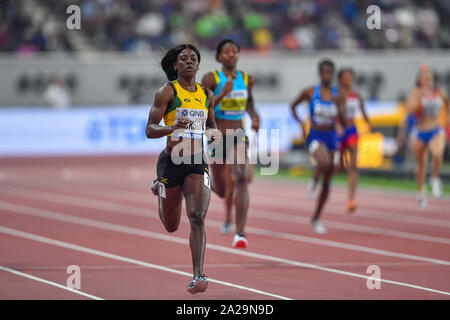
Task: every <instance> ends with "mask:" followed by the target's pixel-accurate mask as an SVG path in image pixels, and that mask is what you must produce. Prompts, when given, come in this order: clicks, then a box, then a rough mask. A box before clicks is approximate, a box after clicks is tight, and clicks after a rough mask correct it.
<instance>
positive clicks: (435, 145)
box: [428, 132, 445, 178]
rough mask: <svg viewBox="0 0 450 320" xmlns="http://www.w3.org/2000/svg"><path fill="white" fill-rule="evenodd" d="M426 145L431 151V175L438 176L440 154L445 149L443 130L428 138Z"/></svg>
mask: <svg viewBox="0 0 450 320" xmlns="http://www.w3.org/2000/svg"><path fill="white" fill-rule="evenodd" d="M428 147H429V149H430V152H431V158H432V163H431V176H432V177H433V178H438V177H439V169H440V168H441V163H442V155H443V154H444V150H445V136H444V133H443V132H440V133H439V134H437V135H435V136H434V137H433V139H431V140H430V142H429V144H428Z"/></svg>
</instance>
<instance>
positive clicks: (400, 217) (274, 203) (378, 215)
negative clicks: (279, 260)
mask: <svg viewBox="0 0 450 320" xmlns="http://www.w3.org/2000/svg"><path fill="white" fill-rule="evenodd" d="M252 201H254V203H258V204H259V205H262V206H264V207H266V208H267V207H271V208H274V209H277V208H283V209H289V210H292V209H293V208H297V207H308V206H311V202H310V201H307V200H300V199H297V200H288V199H278V198H268V197H262V196H254V195H252ZM388 209H389V207H387V208H386V210H388ZM324 212H325V213H332V214H337V215H341V216H342V215H346V214H347V213H346V209H345V207H344V206H337V205H333V204H331V203H327V204H326V205H325V207H324ZM358 216H359V217H363V218H373V219H379V220H388V221H400V222H408V223H415V224H421V225H423V224H426V225H430V226H434V227H445V228H450V221H448V220H442V219H435V218H425V217H419V216H412V215H406V214H401V213H386V212H383V211H374V210H369V209H362V208H359V209H358Z"/></svg>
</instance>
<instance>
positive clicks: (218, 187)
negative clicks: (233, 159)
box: [209, 163, 226, 198]
mask: <svg viewBox="0 0 450 320" xmlns="http://www.w3.org/2000/svg"><path fill="white" fill-rule="evenodd" d="M209 167H210V169H211V173H212V181H211V190H212V191H214V192H215V193H216V194H217V195H218V196H219V197H220V198H224V197H225V194H226V176H225V170H226V169H225V167H226V164H225V163H223V164H219V163H211V164H210V165H209Z"/></svg>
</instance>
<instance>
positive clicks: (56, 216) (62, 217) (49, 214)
mask: <svg viewBox="0 0 450 320" xmlns="http://www.w3.org/2000/svg"><path fill="white" fill-rule="evenodd" d="M14 206H16V207H17V206H18V205H14ZM20 207H23V206H20ZM24 208H27V207H24ZM27 209H28V211H29V212H30V213H28V214H30V215H34V216H38V217H42V218H47V219H53V220H58V221H63V222H69V223H74V224H79V225H84V226H89V227H92V228H100V229H104V230H110V231H115V232H120V233H126V234H131V235H136V236H142V237H147V238H152V239H158V240H162V241H168V242H173V243H178V244H183V245H188V244H189V242H188V240H187V239H184V238H180V237H175V236H171V235H167V234H161V233H157V232H151V231H147V230H142V229H137V228H132V227H125V226H121V225H117V224H112V223H107V222H103V221H98V220H92V219H87V218H80V217H75V216H71V215H67V214H62V213H58V212H53V211H47V210H41V209H34V208H27ZM16 212H18V211H16ZM18 213H22V212H18ZM4 229H9V228H4V227H0V232H2V230H4ZM12 230H14V229H12ZM5 233H6V232H5ZM206 247H207V249H211V250H216V251H221V252H227V253H230V254H235V255H240V256H245V257H251V258H255V259H260V260H266V261H272V262H278V263H284V264H288V265H292V266H297V267H304V268H309V269H314V270H320V271H325V272H329V273H336V274H341V275H346V276H350V277H356V278H362V279H371V278H370V277H369V276H366V275H362V274H359V273H353V272H347V271H343V270H339V269H334V268H327V267H322V266H318V265H314V264H311V263H305V262H299V261H295V260H289V259H284V258H279V257H274V256H270V255H265V254H259V253H254V252H250V251H243V250H237V249H233V248H228V247H224V246H221V245H216V244H212V243H208V244H207V245H206ZM177 272H178V270H177ZM180 272H181V271H180ZM380 281H381V282H386V283H389V284H394V285H399V286H404V287H409V288H414V289H420V290H424V291H429V292H434V293H440V294H445V295H450V292H446V291H441V290H436V289H430V288H426V287H422V286H417V285H413V284H409V283H404V282H399V281H393V280H387V279H380Z"/></svg>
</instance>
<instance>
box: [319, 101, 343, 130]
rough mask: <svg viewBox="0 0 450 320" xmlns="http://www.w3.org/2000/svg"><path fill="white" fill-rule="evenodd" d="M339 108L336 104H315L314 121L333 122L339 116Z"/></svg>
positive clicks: (326, 123) (320, 123)
mask: <svg viewBox="0 0 450 320" xmlns="http://www.w3.org/2000/svg"><path fill="white" fill-rule="evenodd" d="M337 114H338V112H337V108H336V105H335V104H321V103H316V104H315V105H314V115H313V117H314V122H315V123H317V124H319V125H329V124H333V123H334V121H336V120H335V118H336V116H337Z"/></svg>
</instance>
